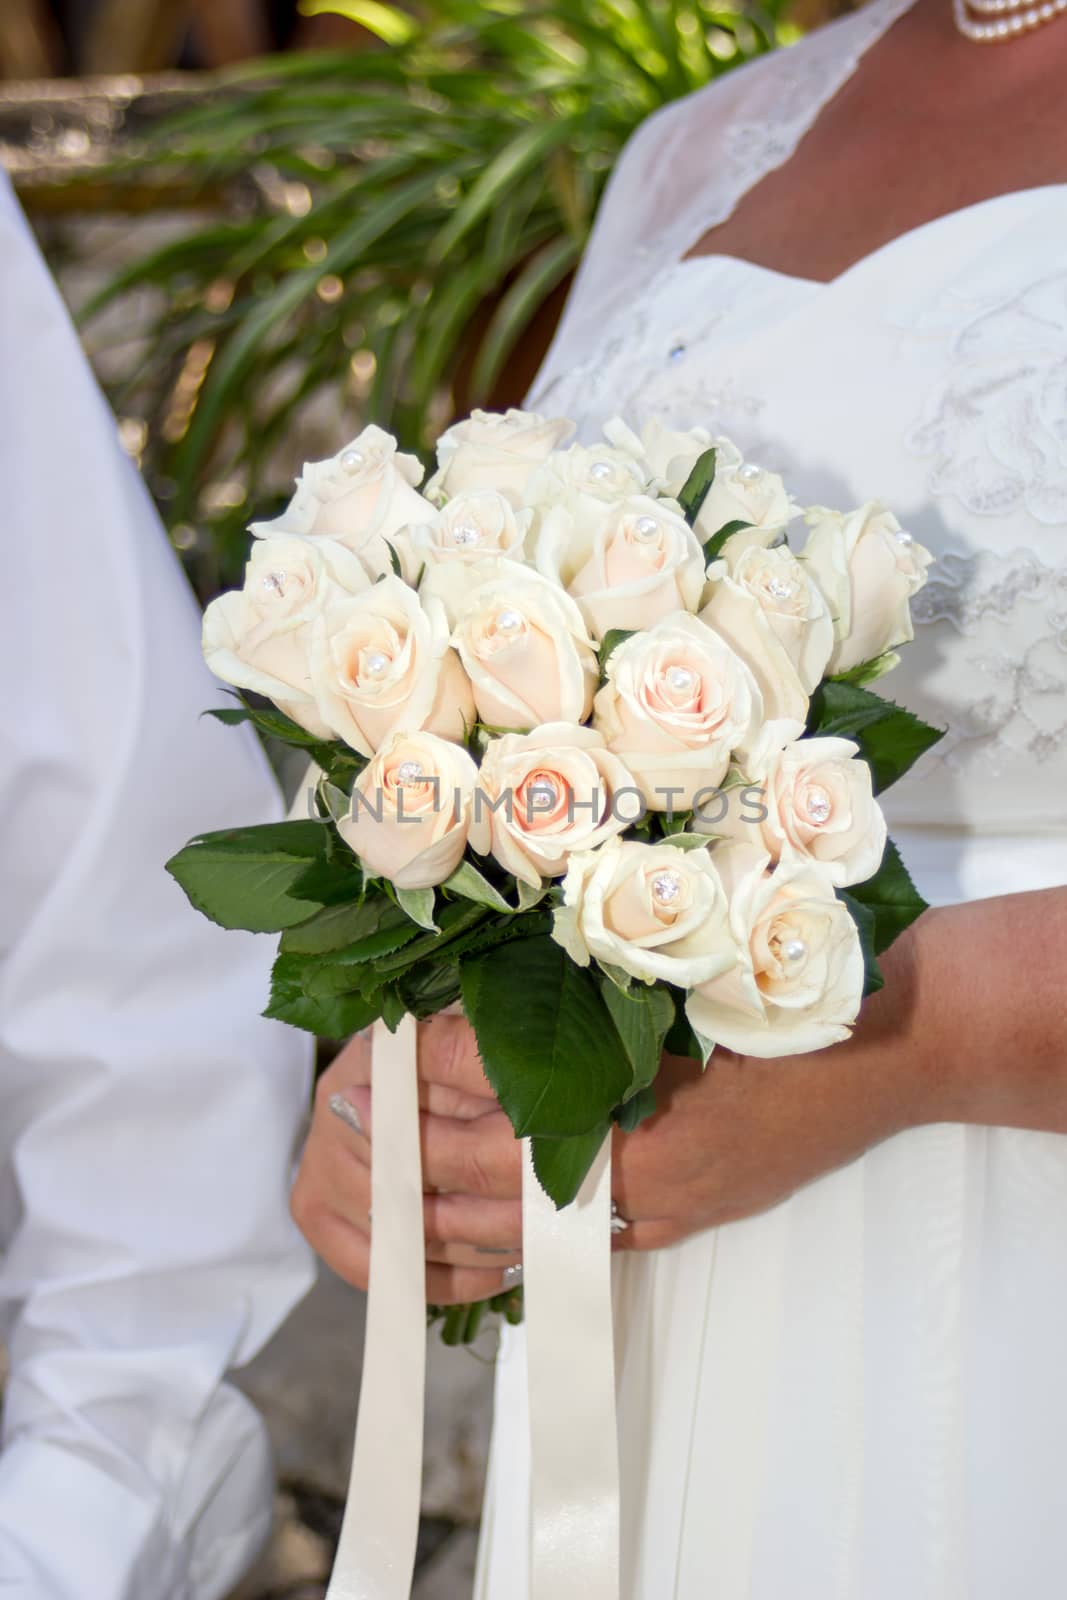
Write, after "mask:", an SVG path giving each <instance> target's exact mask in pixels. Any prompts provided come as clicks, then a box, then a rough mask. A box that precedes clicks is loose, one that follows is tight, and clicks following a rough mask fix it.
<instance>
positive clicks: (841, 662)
mask: <svg viewBox="0 0 1067 1600" xmlns="http://www.w3.org/2000/svg"><path fill="white" fill-rule="evenodd" d="M805 520H806V522H807V524H808V527H809V528H810V529H811V532H810V533H809V535H808V541H807V543H806V544H805V546H804V548H803V550H802V551H801V552H800V559H801V560H802V561H803V562H805V564H806V565H807V568H808V570H809V572H811V573H812V574H813V576H814V578H815V580H816V582H817V583H818V585H819V587H820V588H821V589H822V591H823V593H824V594H825V596H826V599H827V601H828V602H829V606H830V611H831V613H832V615H833V618H834V636H835V639H836V644H835V646H834V651H833V654H832V655H831V657H830V671H831V672H832V673H836V672H848V671H849V670H850V669H851V668H852V667H858V666H861V665H862V664H863V663H864V662H866V661H874V660H876V659H877V658H878V657H879V656H881V655H885V654H886V653H887V652H888V651H892V650H895V649H896V647H897V645H900V644H904V643H906V642H907V640H909V639H912V638H914V636H915V629H914V627H913V625H912V620H911V598H912V596H913V595H915V594H918V592H919V590H920V589H921V588H922V586H923V584H924V583H925V582H926V569H927V567H929V565H930V563H931V562H932V560H933V556H932V555H931V554H930V552H929V550H927V549H925V548H924V547H923V546H922V545H921V544H919V542H918V540H916V539H913V538H912V536H911V534H910V533H905V532H904V530H903V528H902V527H901V526H900V523H899V522H898V521H897V519H896V517H895V516H894V515H893V513H892V512H891V511H887V510H886V508H885V506H883V505H880V504H879V503H878V502H877V501H875V500H869V501H868V502H867V503H866V505H862V506H860V508H859V510H858V511H852V512H848V513H844V512H840V511H827V510H826V509H825V508H824V507H822V506H813V507H812V509H811V510H810V511H808V512H807V513H806V515H805Z"/></svg>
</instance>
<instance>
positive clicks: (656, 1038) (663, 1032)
mask: <svg viewBox="0 0 1067 1600" xmlns="http://www.w3.org/2000/svg"><path fill="white" fill-rule="evenodd" d="M600 992H601V994H602V996H603V999H604V1004H605V1005H606V1006H607V1008H608V1010H609V1011H610V1012H611V1020H612V1021H613V1022H614V1024H615V1028H616V1031H617V1033H618V1035H619V1038H620V1039H621V1040H622V1042H623V1045H624V1047H625V1049H626V1055H627V1057H628V1059H629V1062H630V1069H631V1072H632V1074H633V1081H632V1083H631V1086H630V1092H629V1093H628V1094H626V1095H624V1096H623V1100H624V1101H625V1100H629V1099H630V1098H631V1097H632V1096H633V1095H634V1094H636V1093H638V1092H639V1091H640V1090H641V1089H647V1088H648V1086H649V1084H651V1083H652V1082H653V1081H654V1079H655V1077H656V1074H657V1073H658V1072H659V1065H660V1059H661V1057H662V1055H663V1041H664V1040H665V1038H666V1037H667V1034H668V1032H669V1031H670V1029H671V1027H672V1026H673V1023H674V1000H673V998H672V996H671V994H670V991H669V990H667V989H665V988H663V987H662V986H661V985H659V984H643V983H638V984H635V985H634V987H633V989H631V990H630V991H629V992H628V993H623V991H622V990H621V989H619V988H618V987H617V986H616V985H615V984H613V983H611V982H604V983H602V984H601V990H600Z"/></svg>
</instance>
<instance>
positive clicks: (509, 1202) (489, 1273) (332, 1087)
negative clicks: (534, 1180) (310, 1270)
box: [292, 1015, 522, 1305]
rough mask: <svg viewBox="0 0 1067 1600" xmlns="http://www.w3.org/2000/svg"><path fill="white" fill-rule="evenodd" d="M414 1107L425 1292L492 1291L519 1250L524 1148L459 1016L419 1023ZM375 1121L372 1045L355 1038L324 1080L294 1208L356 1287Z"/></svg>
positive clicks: (438, 1295) (447, 1299)
mask: <svg viewBox="0 0 1067 1600" xmlns="http://www.w3.org/2000/svg"><path fill="white" fill-rule="evenodd" d="M419 1105H420V1108H421V1114H420V1129H421V1138H422V1159H423V1179H424V1185H425V1188H426V1190H427V1193H426V1197H425V1202H424V1225H425V1231H426V1256H427V1267H426V1297H427V1300H428V1301H429V1302H430V1303H431V1304H434V1305H450V1304H454V1303H458V1302H463V1301H467V1300H482V1299H486V1298H488V1297H489V1296H490V1295H494V1294H497V1293H498V1292H499V1291H500V1289H501V1288H502V1287H503V1269H504V1268H505V1267H506V1266H509V1265H513V1264H514V1263H516V1262H518V1261H520V1260H521V1256H522V1251H521V1240H522V1207H521V1204H520V1192H521V1160H520V1146H519V1143H518V1141H517V1140H516V1138H515V1136H514V1134H513V1132H512V1129H511V1124H510V1123H509V1122H508V1120H507V1118H506V1117H505V1115H504V1113H503V1112H502V1111H501V1110H500V1107H499V1105H498V1104H497V1101H496V1099H495V1097H494V1095H493V1092H492V1090H491V1089H490V1087H489V1084H488V1083H487V1081H486V1078H485V1074H484V1073H483V1071H482V1067H481V1063H480V1061H479V1060H478V1053H477V1049H476V1048H475V1044H474V1035H473V1032H472V1031H471V1029H470V1027H469V1025H468V1023H467V1022H466V1021H465V1020H464V1019H463V1018H462V1017H453V1016H444V1015H442V1016H438V1017H434V1018H433V1019H432V1020H431V1021H430V1022H427V1023H423V1024H421V1025H420V1027H419ZM373 1122H374V1117H373V1106H372V1103H371V1091H370V1045H369V1042H368V1041H367V1040H366V1039H364V1038H362V1037H357V1038H355V1039H353V1040H351V1041H350V1043H349V1044H348V1045H347V1046H346V1047H345V1049H344V1050H343V1051H342V1052H341V1054H340V1055H339V1056H338V1057H337V1059H336V1061H334V1062H333V1064H332V1065H331V1066H330V1067H329V1069H328V1070H327V1071H326V1072H325V1073H324V1074H323V1075H322V1077H321V1078H320V1079H319V1082H318V1085H317V1088H316V1092H315V1107H314V1114H313V1117H312V1124H311V1130H310V1133H309V1135H308V1140H307V1144H306V1146H305V1148H304V1154H303V1157H302V1160H301V1163H300V1169H299V1172H298V1174H297V1179H296V1183H295V1185H294V1188H293V1194H292V1211H293V1216H294V1218H295V1219H296V1222H297V1224H298V1225H299V1227H300V1229H301V1231H302V1232H303V1233H304V1235H305V1236H306V1237H307V1239H308V1240H309V1242H310V1243H311V1245H312V1246H313V1247H314V1249H315V1250H316V1251H317V1252H318V1254H319V1255H320V1256H322V1258H323V1260H324V1261H325V1262H326V1263H327V1265H328V1266H330V1267H332V1269H333V1270H334V1271H335V1272H336V1273H338V1274H339V1275H340V1276H341V1277H342V1278H345V1279H347V1281H348V1282H349V1283H353V1284H355V1285H356V1286H357V1287H359V1288H366V1286H367V1278H368V1274H369V1270H370V1234H371V1227H372V1222H371V1217H370V1210H371V1172H370V1161H371V1148H372V1142H373Z"/></svg>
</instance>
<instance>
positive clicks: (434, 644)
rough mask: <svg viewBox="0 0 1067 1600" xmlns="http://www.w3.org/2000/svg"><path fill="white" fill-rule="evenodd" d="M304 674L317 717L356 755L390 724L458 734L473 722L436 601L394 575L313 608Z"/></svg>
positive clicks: (396, 728) (376, 742)
mask: <svg viewBox="0 0 1067 1600" xmlns="http://www.w3.org/2000/svg"><path fill="white" fill-rule="evenodd" d="M311 677H312V684H313V687H314V692H315V697H316V700H317V702H318V707H319V712H320V715H321V716H322V719H323V721H324V722H325V723H326V724H327V726H328V727H330V728H331V729H332V730H333V732H334V733H335V734H336V735H337V736H338V738H340V739H343V740H344V741H345V743H346V744H349V745H351V746H352V748H353V750H358V751H359V753H360V754H361V755H365V756H369V755H373V754H374V752H375V751H376V750H378V749H379V748H380V747H381V746H382V745H383V744H384V743H385V741H386V740H387V739H388V738H389V736H390V735H391V734H393V733H397V732H415V731H416V730H419V729H426V730H427V731H428V732H430V733H436V734H439V735H440V737H441V738H443V739H459V740H462V739H463V738H465V737H466V733H467V730H468V728H470V727H471V726H472V725H473V723H474V697H473V695H472V694H471V687H470V684H469V683H468V681H467V676H466V674H465V672H464V671H463V668H462V667H461V665H460V662H459V658H458V656H457V655H456V654H455V652H454V651H453V650H451V649H450V648H449V643H448V622H447V619H446V618H445V614H444V611H443V609H442V608H441V606H440V605H439V604H438V602H436V601H434V600H427V601H426V603H425V604H423V603H422V602H421V601H420V600H419V597H418V595H416V594H415V593H414V591H413V590H411V589H409V588H408V586H407V584H406V583H404V582H402V581H401V579H400V578H383V579H381V581H380V582H379V583H375V584H372V585H371V587H370V588H369V589H367V591H366V592H365V593H364V594H361V595H358V596H357V597H356V598H355V599H352V600H345V601H342V602H340V603H338V604H336V605H333V606H330V607H328V608H326V609H325V610H324V611H323V612H322V613H320V615H319V617H318V619H317V620H316V623H315V628H314V631H313V635H312V647H311Z"/></svg>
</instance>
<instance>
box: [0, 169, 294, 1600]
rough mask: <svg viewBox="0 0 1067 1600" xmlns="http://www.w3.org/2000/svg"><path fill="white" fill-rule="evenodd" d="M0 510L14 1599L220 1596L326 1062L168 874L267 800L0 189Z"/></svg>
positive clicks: (3, 1155) (3, 1242)
mask: <svg viewBox="0 0 1067 1600" xmlns="http://www.w3.org/2000/svg"><path fill="white" fill-rule="evenodd" d="M0 524H2V541H0V550H2V552H3V554H2V556H0V575H2V578H0V581H2V588H0V595H2V601H3V619H2V622H0V684H2V686H3V688H2V695H3V698H2V700H0V885H2V887H0V1249H2V1251H3V1254H2V1258H0V1339H3V1340H4V1342H6V1344H7V1349H8V1361H9V1372H8V1379H7V1390H6V1395H5V1403H4V1415H3V1432H2V1446H3V1448H2V1454H0V1587H2V1588H3V1593H4V1596H5V1600H7V1597H9V1596H10V1597H11V1600H89V1597H90V1596H91V1600H215V1597H217V1596H219V1595H221V1594H223V1593H225V1592H226V1590H227V1589H228V1588H229V1587H230V1585H231V1584H232V1582H233V1581H234V1580H235V1579H236V1577H237V1576H238V1575H239V1573H240V1571H241V1569H242V1568H243V1567H244V1566H245V1565H247V1563H248V1561H249V1560H250V1559H251V1557H252V1555H253V1554H254V1551H255V1547H256V1545H257V1544H258V1542H259V1541H260V1540H261V1538H262V1536H263V1534H264V1533H265V1531H266V1527H267V1523H268V1520H269V1503H270V1478H271V1474H270V1469H269V1461H268V1453H267V1449H266V1442H265V1437H264V1433H263V1429H262V1425H261V1423H260V1422H259V1420H258V1418H257V1417H256V1415H255V1413H254V1412H253V1411H252V1409H251V1407H250V1406H248V1405H247V1403H246V1402H245V1401H244V1400H243V1399H242V1398H241V1397H240V1396H239V1395H238V1394H237V1393H236V1391H234V1390H233V1389H232V1388H229V1387H228V1386H227V1385H226V1384H225V1383H224V1381H223V1379H224V1374H225V1373H226V1371H227V1369H228V1368H230V1367H233V1366H235V1365H239V1364H241V1363H242V1362H244V1361H246V1360H247V1359H248V1358H249V1357H250V1356H251V1355H252V1354H253V1353H254V1352H255V1351H256V1350H257V1349H258V1348H259V1347H260V1346H261V1345H262V1344H263V1342H264V1341H265V1340H266V1339H267V1337H268V1336H269V1335H270V1334H271V1332H272V1331H273V1330H274V1329H275V1327H276V1326H277V1325H278V1323H279V1322H280V1321H281V1320H282V1318H283V1317H284V1316H285V1315H286V1313H287V1311H288V1310H289V1309H290V1307H291V1306H292V1305H293V1304H294V1302H295V1301H296V1300H297V1299H298V1298H299V1297H300V1295H301V1294H302V1293H303V1292H304V1291H305V1290H306V1288H307V1287H308V1284H309V1282H310V1276H311V1269H310V1257H309V1254H308V1252H307V1250H306V1248H305V1247H304V1245H303V1243H302V1241H301V1240H300V1238H299V1235H298V1234H297V1232H296V1229H295V1228H294V1226H293V1225H292V1223H291V1221H290V1219H289V1215H288V1193H287V1191H288V1183H289V1177H290V1171H291V1164H292V1159H293V1147H294V1141H295V1139H296V1137H297V1134H298V1130H299V1128H300V1125H301V1122H302V1118H303V1115H304V1110H305V1107H306V1104H307V1092H308V1080H309V1072H310V1051H309V1049H308V1048H307V1042H306V1041H305V1040H304V1039H303V1037H302V1036H301V1035H300V1034H298V1033H297V1032H295V1031H293V1030H290V1029H287V1028H284V1027H283V1026H281V1025H279V1024H273V1023H269V1022H266V1021H264V1020H263V1019H262V1017H261V1016H260V1015H259V1013H260V1012H261V1011H262V1009H263V1007H264V1005H265V1003H266V998H267V994H268V988H269V973H270V964H271V960H272V957H273V954H274V951H273V945H272V941H271V940H270V939H269V938H267V937H266V936H253V935H243V934H236V933H224V932H223V931H222V930H220V929H218V928H215V927H214V926H212V925H211V924H209V923H208V922H207V921H206V920H205V919H204V918H202V917H201V916H199V915H197V914H196V913H195V912H194V911H193V910H192V909H191V908H190V906H189V905H188V903H187V902H186V900H185V898H184V896H183V895H182V893H181V891H180V890H179V889H178V887H177V885H176V884H175V883H174V882H173V881H172V880H171V879H170V877H169V876H168V875H167V874H166V872H165V871H164V869H163V863H164V862H165V861H166V859H167V858H168V857H169V856H170V855H171V854H172V853H173V852H174V851H175V850H176V849H178V848H180V847H181V845H182V844H184V843H185V842H186V840H187V839H188V838H189V837H190V836H191V835H193V834H195V833H200V832H203V831H206V830H208V829H213V828H219V827H224V826H233V825H236V824H248V823H254V822H260V821H265V820H269V819H271V818H273V817H275V816H276V815H278V812H279V804H280V803H279V798H278V795H277V793H276V790H275V787H274V784H273V782H272V779H271V777H270V774H269V771H268V769H267V766H266V763H265V762H264V759H263V757H262V753H261V752H260V750H259V748H258V746H257V744H256V743H255V741H254V739H252V738H245V737H244V730H238V729H233V728H224V727H222V726H220V725H219V724H218V723H217V722H215V720H214V719H212V718H203V717H202V716H201V713H202V712H203V710H204V708H205V707H206V706H209V705H212V704H220V703H225V702H223V701H221V700H220V698H219V691H218V689H217V686H215V685H214V684H213V682H212V680H211V679H210V677H209V675H208V673H207V671H206V669H205V668H204V666H203V663H202V660H201V657H200V650H199V619H198V613H197V608H196V605H195V602H194V600H193V597H192V595H191V593H190V592H189V591H188V589H187V587H186V585H185V582H184V579H183V577H182V574H181V572H180V569H179V567H178V564H177V562H176V560H175V558H174V556H173V553H172V552H171V550H170V549H169V547H168V545H167V542H166V539H165V537H164V535H163V532H162V530H161V528H160V526H159V523H158V520H157V518H156V516H155V512H154V510H153V507H152V505H151V502H150V500H149V498H148V496H147V494H146V492H145V490H144V488H143V486H142V484H141V482H140V480H139V478H138V476H137V474H136V472H135V471H134V469H133V467H132V465H131V463H130V462H129V461H128V460H127V459H126V458H125V457H124V455H123V454H122V451H121V450H120V448H119V445H118V440H117V434H116V428H115V423H114V419H113V418H112V417H111V415H110V413H109V412H108V410H107V408H106V406H105V405H104V403H103V400H102V398H101V396H100V394H99V392H98V391H97V389H96V387H95V384H94V382H93V379H92V377H91V375H90V373H89V371H88V368H87V365H86V363H85V361H84V358H83V356H82V353H81V350H80V347H79V345H78V341H77V339H76V337H75V335H74V332H73V330H72V328H71V326H70V323H69V321H68V319H67V316H66V314H65V312H64V309H63V307H62V304H61V302H60V300H59V297H58V295H57V293H56V291H55V288H54V286H53V284H52V283H51V280H50V279H49V277H48V275H47V272H46V271H45V269H44V267H43V264H42V263H41V261H40V258H39V256H38V255H37V252H36V249H35V247H34V245H33V242H32V239H31V237H30V235H29V232H28V230H27V228H26V226H25V223H24V221H23V219H22V217H21V215H20V213H19V212H18V209H17V206H16V204H15V202H14V199H13V197H12V195H11V193H10V190H9V189H8V188H7V187H6V185H5V184H4V182H3V180H2V178H0Z"/></svg>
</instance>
